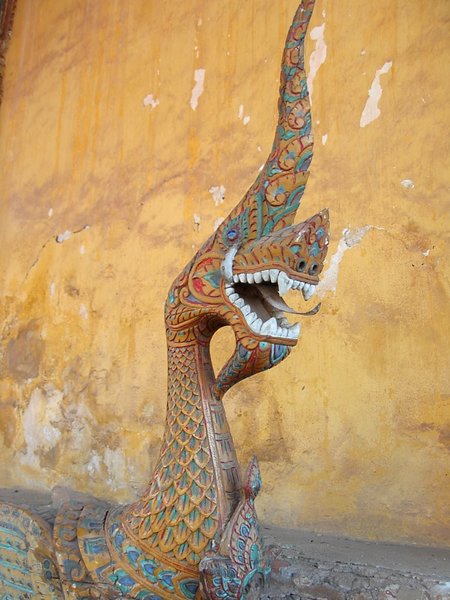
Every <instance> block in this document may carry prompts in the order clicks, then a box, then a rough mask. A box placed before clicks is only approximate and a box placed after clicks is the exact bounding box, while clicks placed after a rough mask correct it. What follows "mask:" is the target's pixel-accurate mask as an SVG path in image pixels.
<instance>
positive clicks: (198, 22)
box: [197, 17, 203, 27]
mask: <svg viewBox="0 0 450 600" xmlns="http://www.w3.org/2000/svg"><path fill="white" fill-rule="evenodd" d="M202 23H203V21H202V18H201V17H199V18H198V21H197V27H201V26H202Z"/></svg>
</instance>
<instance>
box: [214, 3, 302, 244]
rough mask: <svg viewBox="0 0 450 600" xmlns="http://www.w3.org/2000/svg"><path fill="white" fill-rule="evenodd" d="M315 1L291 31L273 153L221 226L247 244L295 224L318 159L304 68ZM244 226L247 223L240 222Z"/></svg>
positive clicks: (220, 231)
mask: <svg viewBox="0 0 450 600" xmlns="http://www.w3.org/2000/svg"><path fill="white" fill-rule="evenodd" d="M313 8H314V0H302V2H301V4H300V6H299V7H298V9H297V12H296V13H295V16H294V20H293V22H292V25H291V27H290V29H289V32H288V36H287V40H286V44H285V49H284V53H283V60H282V65H281V80H280V96H279V101H278V113H279V116H278V125H277V128H276V132H275V139H274V142H273V146H272V151H271V153H270V155H269V157H268V159H267V161H266V163H265V165H264V167H263V169H262V171H261V173H260V174H259V175H258V177H257V179H256V181H255V183H254V184H253V185H252V186H251V187H250V189H249V190H248V192H247V193H246V194H245V196H244V197H243V199H242V200H241V201H240V202H239V204H238V205H237V206H236V207H235V208H234V209H233V211H232V212H231V214H230V215H229V216H228V217H227V219H225V221H224V222H223V223H222V224H221V225H220V227H219V229H218V231H217V236H221V237H223V236H224V235H225V233H226V231H225V230H226V229H228V228H229V227H230V226H233V227H234V226H235V224H236V222H238V225H240V226H239V229H240V230H241V231H243V232H244V233H245V235H243V236H242V237H241V240H240V241H241V243H243V242H247V241H250V240H255V239H259V238H260V237H262V236H263V235H267V234H269V233H270V232H272V231H274V230H276V229H281V228H283V227H286V226H287V225H291V224H292V222H293V220H294V217H295V213H296V211H297V208H298V206H299V203H300V200H301V197H302V195H303V192H304V190H305V185H306V181H307V179H308V175H309V171H308V168H309V165H310V163H311V159H312V148H313V137H312V134H311V112H310V110H311V106H310V102H309V95H308V88H307V84H306V73H305V68H304V40H305V36H306V31H307V28H308V24H309V21H310V18H311V14H312V11H313ZM240 221H244V222H242V223H239V222H240Z"/></svg>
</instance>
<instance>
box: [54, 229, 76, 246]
mask: <svg viewBox="0 0 450 600" xmlns="http://www.w3.org/2000/svg"><path fill="white" fill-rule="evenodd" d="M71 237H72V232H71V231H69V230H68V229H66V230H65V231H64V233H58V235H57V236H56V241H57V242H58V244H62V243H63V242H65V241H66V240H70V238H71Z"/></svg>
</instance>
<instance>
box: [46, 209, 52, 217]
mask: <svg viewBox="0 0 450 600" xmlns="http://www.w3.org/2000/svg"><path fill="white" fill-rule="evenodd" d="M47 214H48V216H49V217H53V208H49V209H48V213H47Z"/></svg>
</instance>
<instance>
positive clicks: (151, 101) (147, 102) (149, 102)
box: [143, 94, 159, 110]
mask: <svg viewBox="0 0 450 600" xmlns="http://www.w3.org/2000/svg"><path fill="white" fill-rule="evenodd" d="M143 102H144V106H150V107H151V109H152V110H153V109H154V108H156V107H157V106H158V104H159V100H158V99H157V98H154V97H153V94H148V96H145V98H144V101H143Z"/></svg>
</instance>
